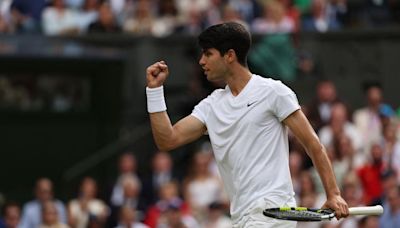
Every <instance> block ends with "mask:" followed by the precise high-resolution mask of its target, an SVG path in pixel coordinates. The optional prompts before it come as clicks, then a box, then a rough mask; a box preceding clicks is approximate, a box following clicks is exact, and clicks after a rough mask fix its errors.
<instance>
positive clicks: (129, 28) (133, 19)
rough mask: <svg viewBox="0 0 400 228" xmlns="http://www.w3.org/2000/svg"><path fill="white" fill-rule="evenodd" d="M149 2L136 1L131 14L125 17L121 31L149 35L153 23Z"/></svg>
mask: <svg viewBox="0 0 400 228" xmlns="http://www.w3.org/2000/svg"><path fill="white" fill-rule="evenodd" d="M151 6H152V5H151V2H150V0H138V1H137V3H136V7H135V10H134V12H133V14H130V15H127V18H126V19H125V21H124V23H123V30H124V31H125V32H129V33H135V34H138V35H151V32H152V28H153V25H154V22H155V20H156V19H155V16H154V15H153V12H152V8H151Z"/></svg>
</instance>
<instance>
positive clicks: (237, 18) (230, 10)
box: [221, 4, 249, 30]
mask: <svg viewBox="0 0 400 228" xmlns="http://www.w3.org/2000/svg"><path fill="white" fill-rule="evenodd" d="M221 14H222V15H221V22H230V21H233V22H237V23H240V24H242V25H243V26H244V27H245V28H247V29H248V30H249V25H248V24H247V22H246V21H245V20H244V19H243V18H242V15H241V14H240V12H239V11H238V10H237V9H236V8H235V7H233V6H232V5H231V4H225V5H224V6H223V7H222V13H221Z"/></svg>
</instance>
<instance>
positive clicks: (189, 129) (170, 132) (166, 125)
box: [146, 61, 206, 151]
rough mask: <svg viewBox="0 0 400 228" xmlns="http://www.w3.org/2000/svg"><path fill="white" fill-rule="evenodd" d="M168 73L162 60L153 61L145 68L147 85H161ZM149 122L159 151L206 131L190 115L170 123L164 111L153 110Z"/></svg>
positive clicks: (187, 140) (182, 142) (175, 145)
mask: <svg viewBox="0 0 400 228" xmlns="http://www.w3.org/2000/svg"><path fill="white" fill-rule="evenodd" d="M168 75H169V71H168V66H167V64H166V63H165V62H164V61H159V62H156V63H154V64H153V65H151V66H149V67H148V68H147V70H146V80H147V87H148V88H157V87H160V86H162V85H163V84H164V81H165V80H166V79H167V77H168ZM150 122H151V129H152V132H153V137H154V140H155V142H156V145H157V147H158V149H160V150H161V151H169V150H172V149H175V148H177V147H179V146H181V145H184V144H187V143H189V142H192V141H194V140H196V139H198V138H200V137H201V136H202V135H203V134H204V133H205V132H206V126H205V125H204V124H203V123H202V122H201V121H200V120H198V119H197V118H196V117H194V116H191V115H189V116H187V117H185V118H183V119H181V120H180V121H178V122H177V123H176V124H175V125H172V124H171V120H170V119H169V117H168V114H167V112H166V111H162V112H155V113H150Z"/></svg>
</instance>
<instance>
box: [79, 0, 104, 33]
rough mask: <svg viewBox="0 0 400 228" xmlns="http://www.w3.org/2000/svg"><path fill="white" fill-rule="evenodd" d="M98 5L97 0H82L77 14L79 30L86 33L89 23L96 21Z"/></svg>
mask: <svg viewBox="0 0 400 228" xmlns="http://www.w3.org/2000/svg"><path fill="white" fill-rule="evenodd" d="M99 5H100V4H99V0H84V2H83V6H82V8H81V10H80V11H79V13H78V16H77V17H78V18H77V21H78V23H79V30H80V32H82V33H86V32H87V30H88V29H89V26H90V24H92V23H94V22H95V21H97V19H98V18H99Z"/></svg>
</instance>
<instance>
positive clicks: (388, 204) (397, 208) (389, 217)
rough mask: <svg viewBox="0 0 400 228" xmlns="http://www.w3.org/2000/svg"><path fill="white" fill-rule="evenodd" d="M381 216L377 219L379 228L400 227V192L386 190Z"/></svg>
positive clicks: (392, 189)
mask: <svg viewBox="0 0 400 228" xmlns="http://www.w3.org/2000/svg"><path fill="white" fill-rule="evenodd" d="M383 208H384V210H383V215H381V217H380V219H379V225H380V227H383V228H386V227H388V228H389V227H390V228H392V227H393V228H394V227H400V190H399V187H394V188H391V189H389V190H388V192H387V195H386V199H385V202H384V204H383Z"/></svg>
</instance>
